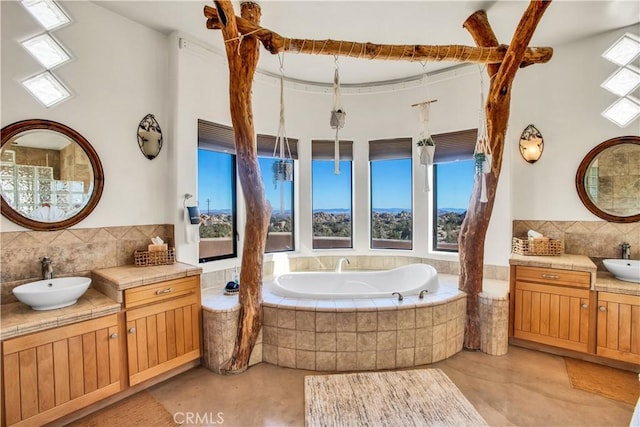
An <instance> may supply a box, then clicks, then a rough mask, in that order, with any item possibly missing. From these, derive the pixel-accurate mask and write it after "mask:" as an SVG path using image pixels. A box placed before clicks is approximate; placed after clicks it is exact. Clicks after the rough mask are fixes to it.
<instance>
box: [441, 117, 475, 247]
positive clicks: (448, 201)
mask: <svg viewBox="0 0 640 427" xmlns="http://www.w3.org/2000/svg"><path fill="white" fill-rule="evenodd" d="M477 134H478V131H477V129H470V130H464V131H459V132H450V133H445V134H439V135H433V140H434V142H435V144H436V152H435V156H434V157H435V158H434V165H433V216H432V224H433V230H432V234H433V250H434V251H447V252H457V251H458V236H459V234H460V228H461V227H462V221H463V220H464V217H465V215H466V213H467V206H468V205H469V198H470V197H471V192H472V191H473V182H474V173H475V169H474V161H473V150H474V148H475V143H476V139H477Z"/></svg>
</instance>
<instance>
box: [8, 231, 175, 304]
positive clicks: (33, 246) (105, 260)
mask: <svg viewBox="0 0 640 427" xmlns="http://www.w3.org/2000/svg"><path fill="white" fill-rule="evenodd" d="M173 232H174V230H173V225H171V224H153V225H137V226H129V227H101V228H80V229H67V230H60V231H18V232H6V233H0V263H1V264H0V282H1V285H2V294H1V298H2V304H7V303H11V302H15V301H16V299H15V297H14V296H13V293H12V292H11V290H12V289H13V288H14V287H16V286H18V285H21V284H23V283H27V282H31V281H34V280H40V279H41V278H42V272H41V265H40V259H41V258H42V257H44V256H48V257H50V258H51V259H52V260H53V263H54V264H53V271H54V274H55V275H56V276H70V275H74V276H87V275H89V273H90V271H91V270H95V269H98V268H107V267H117V266H120V265H132V264H133V263H134V260H133V253H134V251H135V250H140V249H146V248H147V245H149V244H150V243H151V240H150V239H151V238H152V237H155V236H160V238H162V240H164V241H165V242H167V243H168V244H169V246H173V245H174V235H173Z"/></svg>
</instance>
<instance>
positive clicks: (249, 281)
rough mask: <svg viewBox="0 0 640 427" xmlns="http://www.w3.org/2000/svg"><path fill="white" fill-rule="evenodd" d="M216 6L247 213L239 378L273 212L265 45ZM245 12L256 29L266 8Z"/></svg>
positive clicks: (256, 320)
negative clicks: (266, 165) (265, 149)
mask: <svg viewBox="0 0 640 427" xmlns="http://www.w3.org/2000/svg"><path fill="white" fill-rule="evenodd" d="M215 3H216V6H217V8H218V11H219V13H224V15H225V16H226V25H225V26H223V27H222V28H221V29H222V35H223V37H224V40H225V49H226V53H227V59H228V62H229V98H230V99H229V103H230V109H231V122H232V124H233V132H234V134H235V143H236V155H237V163H238V176H239V178H240V185H241V187H242V193H243V195H244V200H245V205H246V211H247V216H246V226H245V231H244V244H243V250H242V267H241V271H240V283H241V286H240V292H239V301H240V319H239V325H238V336H237V338H236V344H235V348H234V350H233V355H232V357H231V359H230V360H229V362H228V363H227V365H226V366H225V372H227V373H239V372H242V371H244V370H245V369H246V368H247V366H248V365H249V357H250V356H251V351H252V350H253V346H254V345H255V342H256V339H257V337H258V332H259V331H260V326H261V324H262V263H263V255H264V249H265V244H266V236H267V230H268V227H269V219H270V217H271V208H270V207H269V205H268V204H267V201H266V198H265V192H264V185H263V183H262V178H261V176H260V166H259V164H258V153H257V149H256V133H255V129H254V125H253V108H252V102H251V87H252V85H253V75H254V73H255V70H256V66H257V64H258V57H259V47H260V43H259V42H258V40H257V39H255V38H253V37H245V38H238V36H239V34H238V30H237V28H236V22H235V13H234V10H233V6H232V4H231V2H230V1H228V0H223V1H216V2H215ZM241 8H242V10H241V16H242V17H243V18H244V19H246V20H247V21H249V22H252V23H254V24H258V23H259V22H260V6H258V5H257V4H255V3H242V6H241ZM238 45H239V47H238Z"/></svg>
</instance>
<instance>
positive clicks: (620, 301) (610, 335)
mask: <svg viewBox="0 0 640 427" xmlns="http://www.w3.org/2000/svg"><path fill="white" fill-rule="evenodd" d="M597 313H598V314H597V316H598V333H597V346H596V354H598V355H600V356H604V357H608V358H611V359H616V360H622V361H625V362H631V363H635V364H640V298H638V297H637V296H632V295H623V294H614V293H609V292H598V311H597Z"/></svg>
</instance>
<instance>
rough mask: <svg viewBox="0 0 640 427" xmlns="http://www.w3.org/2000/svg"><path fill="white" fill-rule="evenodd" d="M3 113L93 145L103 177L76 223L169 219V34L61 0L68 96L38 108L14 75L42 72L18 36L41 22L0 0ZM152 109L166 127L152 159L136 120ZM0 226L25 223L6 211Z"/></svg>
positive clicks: (62, 73)
mask: <svg viewBox="0 0 640 427" xmlns="http://www.w3.org/2000/svg"><path fill="white" fill-rule="evenodd" d="M0 3H1V8H2V98H1V101H2V113H1V123H2V126H3V127H4V126H6V125H8V124H10V123H13V122H15V121H18V120H24V119H33V118H40V119H48V120H54V121H57V122H61V123H63V124H66V125H67V126H69V127H71V128H73V129H75V130H76V131H78V132H80V134H82V135H83V136H84V137H85V138H86V139H87V140H88V141H89V142H90V143H91V145H93V147H94V148H95V149H96V151H97V152H98V155H99V157H100V160H101V162H102V166H103V168H104V175H105V184H104V192H103V194H102V199H101V200H100V203H99V204H98V206H97V207H96V209H95V210H94V211H93V213H92V214H91V215H89V216H88V217H87V218H86V219H85V220H84V221H82V222H81V223H79V224H78V225H76V226H75V227H76V228H86V227H103V226H120V225H140V224H157V223H161V224H164V223H172V222H173V219H174V218H173V215H171V214H170V212H168V210H167V209H166V207H167V204H168V196H169V194H168V192H167V190H166V188H167V187H168V186H169V185H170V183H171V182H172V180H173V177H172V176H171V175H170V174H169V173H168V169H169V167H170V161H169V156H168V151H169V150H167V147H171V145H173V144H174V141H173V140H172V139H171V138H169V137H168V136H169V132H170V131H171V126H170V122H169V117H168V105H169V104H168V99H167V93H166V92H167V86H168V48H167V43H168V41H167V37H166V36H164V35H162V34H160V33H158V32H156V31H153V30H151V29H149V28H146V27H144V26H141V25H139V24H137V23H134V22H133V21H130V20H128V19H125V18H122V17H120V16H118V15H116V14H113V13H111V12H109V11H107V10H105V9H103V8H101V7H99V6H96V5H94V4H92V3H89V2H61V3H60V4H61V5H62V7H63V8H64V9H65V10H66V11H67V12H68V14H69V15H70V16H71V18H72V20H73V22H72V23H71V24H69V25H67V26H66V27H63V28H61V29H59V30H56V31H54V32H53V35H54V37H56V38H57V39H58V40H59V41H60V42H61V43H62V44H63V45H64V46H65V47H66V48H67V49H68V51H69V52H70V53H71V55H72V56H73V58H74V59H73V60H72V62H69V63H67V64H63V65H61V66H60V67H58V68H57V69H56V70H55V74H56V75H57V76H58V77H59V78H60V79H61V80H62V81H63V82H64V83H65V84H66V85H67V86H68V87H69V88H70V89H71V91H72V92H73V94H74V96H73V98H72V99H69V100H67V101H65V102H63V103H61V104H59V105H57V106H55V107H53V108H51V109H46V108H45V107H43V106H42V105H41V104H40V103H39V102H38V101H37V100H36V99H34V98H32V97H31V95H30V94H29V93H27V91H26V90H25V89H24V88H23V87H22V85H21V84H20V81H21V80H22V79H25V78H27V77H30V76H32V75H34V74H37V73H39V72H41V71H43V69H42V67H41V66H40V65H39V64H38V63H37V62H36V61H35V60H34V59H33V58H32V57H31V56H30V55H29V54H28V53H27V52H26V51H25V50H24V49H23V48H22V46H21V45H20V44H19V41H21V40H24V39H26V38H29V37H31V36H33V35H36V34H39V33H41V32H42V31H43V30H42V27H40V26H39V24H38V23H37V22H36V21H35V20H34V19H33V18H32V17H31V15H29V14H28V13H27V12H26V10H25V9H24V8H23V7H22V6H21V5H20V3H18V2H14V1H11V2H9V1H3V2H0ZM148 113H153V114H154V115H155V117H156V119H157V120H158V121H159V123H160V126H161V128H162V130H163V132H164V133H165V138H164V147H163V149H162V151H161V152H160V155H159V156H158V157H157V158H156V159H155V160H153V161H149V160H148V159H146V158H145V157H143V156H142V153H141V152H140V149H139V148H138V143H137V139H136V131H137V127H138V123H139V122H140V120H141V119H142V118H143V117H144V116H145V115H146V114H148ZM1 221H2V222H1V223H0V225H1V227H2V231H18V230H23V229H22V227H19V226H18V225H15V224H13V223H12V222H10V221H9V220H7V219H6V218H4V217H2V219H1Z"/></svg>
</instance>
